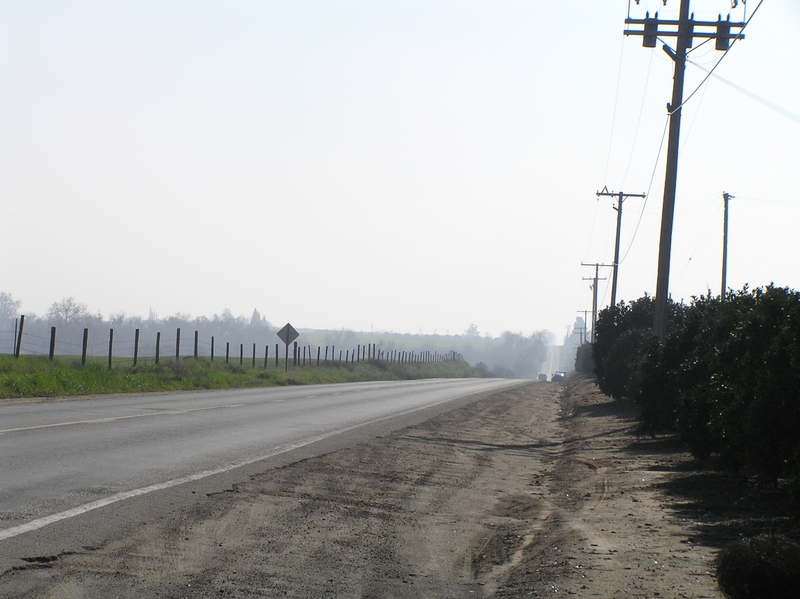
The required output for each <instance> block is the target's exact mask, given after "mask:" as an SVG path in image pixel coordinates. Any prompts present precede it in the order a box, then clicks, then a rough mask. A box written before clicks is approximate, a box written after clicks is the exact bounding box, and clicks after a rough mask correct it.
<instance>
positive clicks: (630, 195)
mask: <svg viewBox="0 0 800 599" xmlns="http://www.w3.org/2000/svg"><path fill="white" fill-rule="evenodd" d="M600 196H617V207H616V208H614V210H616V211H617V241H616V243H615V244H614V264H613V265H612V266H613V268H614V270H613V274H612V275H611V306H612V307H613V306H616V305H617V271H618V270H619V237H620V231H621V230H622V202H623V201H625V198H644V197H647V195H646V194H644V193H623V192H621V191H620V192H613V191H608V187H603V190H602V191H598V192H597V197H598V198H599V197H600Z"/></svg>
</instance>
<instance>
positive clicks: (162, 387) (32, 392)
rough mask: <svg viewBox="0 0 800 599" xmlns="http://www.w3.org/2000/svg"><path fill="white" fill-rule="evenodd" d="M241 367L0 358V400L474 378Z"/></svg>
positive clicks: (457, 366)
mask: <svg viewBox="0 0 800 599" xmlns="http://www.w3.org/2000/svg"><path fill="white" fill-rule="evenodd" d="M250 366H251V365H250V364H249V363H247V362H245V365H244V366H241V365H239V364H238V363H236V364H234V363H228V364H226V363H225V362H219V361H216V362H210V361H208V360H207V359H199V360H195V359H193V358H185V359H182V360H177V361H176V360H174V359H170V360H163V361H161V362H160V363H159V364H154V363H152V362H149V363H143V364H139V365H137V366H135V367H134V366H132V365H130V362H128V364H127V365H120V364H119V363H117V364H115V365H114V367H113V368H112V369H109V368H108V363H107V361H102V362H101V361H91V362H89V363H87V364H86V365H85V366H81V364H80V360H76V359H73V358H63V357H60V358H58V359H56V360H53V361H50V360H48V359H47V358H41V357H25V356H23V357H21V358H19V359H15V358H13V357H10V356H0V400H2V399H9V398H18V397H65V396H79V395H101V394H108V393H149V392H158V391H186V390H198V389H241V388H247V387H274V386H281V385H313V384H322V383H350V382H358V381H382V380H385V381H390V380H409V379H423V378H473V377H477V376H478V373H477V372H476V371H475V369H474V368H472V367H471V366H469V365H468V364H466V363H464V362H435V363H424V364H385V363H382V362H377V361H374V360H370V361H365V362H358V363H355V364H347V365H339V364H333V363H327V364H321V365H320V366H319V367H317V366H307V367H297V368H292V367H291V366H290V367H289V371H288V372H285V370H284V369H285V365H284V364H283V363H281V365H280V366H279V367H277V368H276V367H275V363H274V362H270V364H269V367H268V368H266V369H264V368H263V363H262V364H261V366H262V367H257V368H251V367H250Z"/></svg>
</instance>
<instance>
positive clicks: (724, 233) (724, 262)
mask: <svg viewBox="0 0 800 599" xmlns="http://www.w3.org/2000/svg"><path fill="white" fill-rule="evenodd" d="M733 197H735V196H732V195H731V194H729V193H728V192H727V191H723V192H722V201H723V203H724V205H725V210H724V211H723V212H724V215H725V216H723V218H722V291H720V294H719V295H720V297H721V298H722V299H725V293H726V291H727V288H728V281H727V279H728V200H730V199H731V198H733Z"/></svg>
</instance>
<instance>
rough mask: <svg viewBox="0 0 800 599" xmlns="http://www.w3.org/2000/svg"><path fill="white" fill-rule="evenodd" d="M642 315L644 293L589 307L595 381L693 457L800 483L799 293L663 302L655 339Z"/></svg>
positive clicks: (647, 429)
mask: <svg viewBox="0 0 800 599" xmlns="http://www.w3.org/2000/svg"><path fill="white" fill-rule="evenodd" d="M652 322H653V300H652V298H650V297H648V296H645V297H642V298H640V299H638V300H636V301H634V302H631V303H630V304H626V303H624V302H623V303H620V304H618V305H616V306H613V307H610V308H607V309H606V310H603V311H602V312H601V313H600V314H599V317H598V321H597V328H596V337H595V343H594V344H593V347H592V356H591V357H592V359H593V361H594V372H595V374H596V376H597V381H598V384H599V386H600V389H601V390H603V391H604V392H605V393H607V394H609V395H611V396H612V397H615V398H623V397H624V398H629V399H631V400H633V401H634V402H636V404H637V405H638V406H639V408H640V423H639V432H640V433H642V434H656V433H661V432H677V433H678V434H679V435H680V437H681V438H682V439H683V440H684V441H685V442H686V443H687V445H688V447H689V449H690V450H691V452H692V453H693V454H694V455H695V456H697V457H698V458H702V459H706V458H709V457H711V456H715V457H716V458H717V459H719V461H720V462H721V464H722V465H724V466H725V467H727V468H730V469H732V470H735V471H739V470H744V471H746V472H752V473H755V474H757V475H758V476H760V477H762V478H764V479H767V480H770V481H773V482H777V481H780V480H784V481H789V482H790V483H791V485H792V488H793V489H794V491H795V492H800V294H799V293H798V292H797V291H794V290H791V289H789V288H781V287H775V286H772V285H770V286H768V287H766V288H757V289H752V290H751V289H748V288H747V287H745V288H744V289H743V290H741V291H738V292H733V293H730V294H728V295H726V297H724V298H722V297H719V296H716V297H714V296H711V295H710V294H709V295H707V296H700V297H696V298H693V299H692V301H691V302H690V303H689V304H684V303H675V302H671V303H670V304H669V320H668V322H669V326H668V332H667V336H666V339H665V341H664V342H663V343H660V342H659V341H658V340H657V339H656V338H655V337H654V336H653V334H652V333H651V328H652ZM798 496H799V497H800V495H798Z"/></svg>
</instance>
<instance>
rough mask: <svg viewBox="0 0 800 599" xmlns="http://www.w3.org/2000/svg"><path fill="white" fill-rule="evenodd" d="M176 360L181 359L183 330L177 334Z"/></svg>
mask: <svg viewBox="0 0 800 599" xmlns="http://www.w3.org/2000/svg"><path fill="white" fill-rule="evenodd" d="M175 359H176V360H180V359H181V330H180V329H178V332H177V333H176V334H175Z"/></svg>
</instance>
